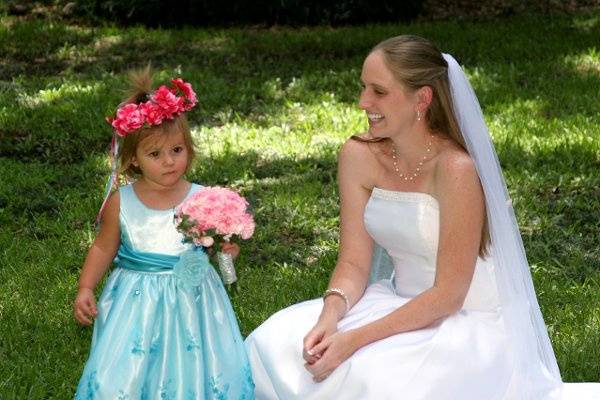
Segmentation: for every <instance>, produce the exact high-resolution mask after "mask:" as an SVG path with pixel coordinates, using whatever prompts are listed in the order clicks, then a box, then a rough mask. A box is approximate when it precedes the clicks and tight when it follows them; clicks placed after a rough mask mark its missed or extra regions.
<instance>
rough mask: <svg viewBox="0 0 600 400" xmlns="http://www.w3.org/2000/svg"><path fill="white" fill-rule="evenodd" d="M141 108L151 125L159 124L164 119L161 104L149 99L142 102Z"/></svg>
mask: <svg viewBox="0 0 600 400" xmlns="http://www.w3.org/2000/svg"><path fill="white" fill-rule="evenodd" d="M140 109H141V111H142V113H143V114H144V116H145V117H146V121H148V123H149V124H150V125H159V124H160V123H161V122H162V121H163V118H164V114H163V112H162V108H160V106H159V105H157V104H155V103H153V102H151V101H147V102H145V103H143V104H140Z"/></svg>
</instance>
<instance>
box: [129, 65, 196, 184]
mask: <svg viewBox="0 0 600 400" xmlns="http://www.w3.org/2000/svg"><path fill="white" fill-rule="evenodd" d="M152 76H153V73H152V70H151V68H150V67H149V66H148V67H146V68H144V69H141V70H135V71H131V72H130V73H129V81H130V84H131V90H130V93H129V95H128V97H127V98H126V99H125V100H124V101H123V104H126V103H135V104H139V103H143V102H145V101H147V100H148V98H149V96H150V95H151V94H152V92H153V87H152V81H153V79H152ZM179 132H181V133H182V134H183V140H184V143H185V146H186V148H187V152H188V165H187V166H188V168H189V167H190V165H191V164H192V161H193V160H194V158H195V157H196V152H195V150H194V142H193V139H192V133H191V131H190V127H189V124H188V121H187V118H186V117H185V113H181V114H179V115H176V116H175V117H174V118H173V119H171V120H166V121H164V122H163V123H161V124H160V125H155V126H145V127H142V128H140V129H138V130H137V131H135V132H132V133H130V134H128V135H127V136H125V137H124V138H123V143H122V144H121V149H120V151H119V165H120V169H119V172H120V173H123V174H125V176H127V177H128V178H133V179H136V178H138V177H139V176H140V175H141V174H142V171H141V170H140V169H139V168H138V167H136V166H135V165H133V163H132V161H133V158H134V157H135V154H136V150H137V147H138V145H139V144H140V142H141V141H142V140H144V139H145V138H147V137H149V136H152V135H170V134H175V133H179Z"/></svg>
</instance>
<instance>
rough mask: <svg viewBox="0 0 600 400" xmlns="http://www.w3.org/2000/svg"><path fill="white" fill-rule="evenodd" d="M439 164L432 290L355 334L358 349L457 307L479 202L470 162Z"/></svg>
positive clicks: (473, 250) (471, 257) (471, 261)
mask: <svg viewBox="0 0 600 400" xmlns="http://www.w3.org/2000/svg"><path fill="white" fill-rule="evenodd" d="M440 161H441V162H440V163H439V165H438V168H437V170H438V172H436V174H437V176H436V178H435V181H436V184H435V186H436V195H437V198H438V201H439V206H440V229H439V246H438V254H437V266H436V275H435V281H434V284H433V287H431V288H430V289H428V290H426V291H424V292H423V293H421V294H419V295H418V296H416V297H415V298H413V299H412V300H411V301H409V302H408V303H406V304H405V305H404V306H402V307H400V308H399V309H397V310H396V311H394V312H392V313H391V314H389V315H387V316H386V317H384V318H381V319H379V320H377V321H374V322H373V323H371V324H368V325H366V326H363V327H361V328H358V329H356V332H355V333H356V335H355V336H356V338H357V340H358V342H357V346H358V347H359V348H360V347H363V346H365V345H367V344H369V343H372V342H374V341H376V340H380V339H383V338H386V337H388V336H391V335H395V334H398V333H401V332H406V331H412V330H415V329H420V328H424V327H427V326H428V325H430V324H432V323H433V322H435V321H437V320H439V319H441V318H444V317H447V316H448V315H451V314H453V313H455V312H457V311H459V310H460V309H461V307H462V305H463V302H464V300H465V297H466V295H467V292H468V290H469V286H470V284H471V279H472V278H473V272H474V270H475V263H476V261H477V256H478V253H479V243H480V240H481V229H482V226H483V221H484V215H485V209H484V207H485V206H484V204H485V199H484V196H483V191H482V189H481V185H480V183H479V178H478V177H477V173H476V171H475V166H474V164H473V161H472V160H471V159H470V158H469V157H468V156H467V155H464V154H459V155H456V154H455V155H452V156H451V157H447V158H446V159H445V160H440Z"/></svg>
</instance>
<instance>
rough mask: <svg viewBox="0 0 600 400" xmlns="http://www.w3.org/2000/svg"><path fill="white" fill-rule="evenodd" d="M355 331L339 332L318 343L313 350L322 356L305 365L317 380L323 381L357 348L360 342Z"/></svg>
mask: <svg viewBox="0 0 600 400" xmlns="http://www.w3.org/2000/svg"><path fill="white" fill-rule="evenodd" d="M353 332H354V331H352V330H350V331H347V332H337V333H335V334H333V335H331V336H328V337H326V338H325V339H323V340H322V341H321V342H320V343H319V344H317V345H316V346H315V347H314V348H313V351H314V352H315V353H316V354H320V355H321V357H320V358H319V359H318V360H317V361H316V362H314V363H308V362H307V363H306V364H304V367H305V368H306V369H307V370H308V372H310V373H311V374H312V376H313V380H314V381H315V382H321V381H323V380H325V379H327V377H328V376H329V375H330V374H331V373H332V372H333V371H334V370H335V369H336V368H337V367H338V366H339V365H340V364H341V363H343V362H344V361H346V360H347V359H348V357H350V356H351V355H352V354H354V352H355V351H356V350H358V343H357V341H356V340H355V335H354V333H353Z"/></svg>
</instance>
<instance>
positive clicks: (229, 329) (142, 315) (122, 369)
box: [75, 267, 254, 400]
mask: <svg viewBox="0 0 600 400" xmlns="http://www.w3.org/2000/svg"><path fill="white" fill-rule="evenodd" d="M253 389H254V385H253V382H252V377H251V373H250V367H249V364H248V358H247V356H246V353H245V349H244V345H243V339H242V337H241V334H240V331H239V327H238V323H237V320H236V317H235V315H234V313H233V309H232V307H231V303H230V302H229V298H228V296H227V293H226V292H225V289H224V287H223V285H222V283H221V280H220V278H219V276H218V275H217V273H216V272H215V271H214V269H213V268H212V267H210V268H209V269H208V271H207V272H206V275H205V277H204V279H202V282H201V283H200V284H199V285H198V286H187V285H183V284H182V281H181V279H179V278H177V277H176V276H175V275H174V274H173V273H172V272H171V271H165V272H155V273H150V272H139V271H132V270H128V269H124V268H116V269H115V270H114V271H113V272H112V274H111V275H110V277H109V279H108V281H107V284H106V286H105V288H104V291H103V293H102V295H101V297H100V299H99V301H98V316H97V319H96V321H95V324H94V333H93V337H92V346H91V351H90V356H89V359H88V361H87V363H86V365H85V368H84V370H83V375H82V377H81V380H80V382H79V385H78V387H77V392H76V394H75V398H76V399H110V400H116V399H130V400H134V399H136V400H137V399H177V400H179V399H181V400H183V399H185V400H189V399H209V400H210V399H215V400H216V399H219V400H223V399H227V400H229V399H236V400H238V399H239V400H241V399H244V400H250V399H254V394H253Z"/></svg>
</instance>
